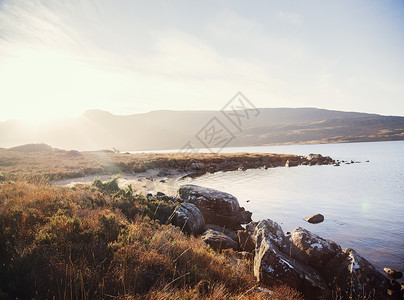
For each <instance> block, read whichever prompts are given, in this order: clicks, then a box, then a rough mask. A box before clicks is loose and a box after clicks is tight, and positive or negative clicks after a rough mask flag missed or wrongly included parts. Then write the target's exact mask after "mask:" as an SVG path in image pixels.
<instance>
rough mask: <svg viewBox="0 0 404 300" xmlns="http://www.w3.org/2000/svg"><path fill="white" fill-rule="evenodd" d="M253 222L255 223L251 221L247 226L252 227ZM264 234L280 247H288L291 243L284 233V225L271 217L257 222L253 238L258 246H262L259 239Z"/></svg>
mask: <svg viewBox="0 0 404 300" xmlns="http://www.w3.org/2000/svg"><path fill="white" fill-rule="evenodd" d="M251 224H254V223H249V224H248V225H247V227H248V226H250V227H251ZM247 230H248V229H247ZM250 230H251V228H250ZM262 236H264V237H265V239H269V240H270V241H271V242H272V243H273V244H274V245H276V246H277V248H278V249H284V248H286V246H287V244H289V240H288V239H287V238H286V236H285V234H284V233H283V230H282V227H281V226H279V225H278V223H276V222H274V221H272V220H271V219H266V220H262V221H260V222H258V223H256V226H255V228H254V233H253V240H254V242H255V246H256V248H259V247H260V245H259V240H260V237H262Z"/></svg>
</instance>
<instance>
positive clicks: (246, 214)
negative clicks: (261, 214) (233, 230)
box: [238, 210, 252, 224]
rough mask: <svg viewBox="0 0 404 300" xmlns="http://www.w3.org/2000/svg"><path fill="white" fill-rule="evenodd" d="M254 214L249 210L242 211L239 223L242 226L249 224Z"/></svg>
mask: <svg viewBox="0 0 404 300" xmlns="http://www.w3.org/2000/svg"><path fill="white" fill-rule="evenodd" d="M251 217H252V212H250V211H248V210H241V211H240V214H239V220H238V221H239V223H240V224H248V223H250V222H251V221H252V219H251Z"/></svg>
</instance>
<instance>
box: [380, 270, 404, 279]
mask: <svg viewBox="0 0 404 300" xmlns="http://www.w3.org/2000/svg"><path fill="white" fill-rule="evenodd" d="M383 270H384V272H385V273H386V275H387V276H389V278H390V279H393V280H397V279H400V278H401V277H403V273H402V272H399V271H396V270H393V269H390V268H384V269H383Z"/></svg>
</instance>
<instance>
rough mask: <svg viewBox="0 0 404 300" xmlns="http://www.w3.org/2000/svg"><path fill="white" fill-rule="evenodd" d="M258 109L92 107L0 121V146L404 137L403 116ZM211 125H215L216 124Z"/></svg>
mask: <svg viewBox="0 0 404 300" xmlns="http://www.w3.org/2000/svg"><path fill="white" fill-rule="evenodd" d="M258 112H259V114H258V116H256V114H257V112H251V111H250V112H248V115H245V114H244V111H238V112H236V113H237V114H239V115H240V116H239V119H236V118H235V117H234V116H235V115H234V114H233V115H232V118H233V121H234V120H235V121H240V124H241V126H240V127H241V128H238V127H237V126H235V124H233V123H232V122H230V121H229V119H227V118H226V116H224V115H223V114H222V113H221V112H219V111H153V112H150V113H144V114H134V115H126V116H121V115H114V114H111V113H109V112H106V111H100V110H91V111H87V112H85V113H84V114H83V115H82V116H80V117H79V118H75V119H66V120H61V121H58V122H54V123H52V124H49V125H47V126H45V125H43V126H40V127H38V128H32V127H28V126H25V125H24V124H23V123H22V122H20V121H15V120H13V121H6V122H2V123H0V147H6V148H8V147H15V146H17V145H22V144H29V143H46V144H49V145H52V146H53V147H57V148H62V149H77V150H97V149H112V148H115V149H119V150H121V151H130V150H163V149H180V148H182V147H183V146H184V145H185V144H187V143H188V142H189V143H190V144H191V145H192V146H193V147H196V148H201V147H203V144H202V142H205V144H208V145H209V146H211V145H213V144H212V143H210V142H212V141H213V142H215V141H216V140H217V141H219V142H220V139H219V138H218V139H213V138H212V135H209V133H212V131H209V129H211V130H213V131H216V132H218V131H220V130H223V131H222V132H221V133H224V132H230V133H231V134H232V135H233V136H234V138H233V139H232V140H231V142H230V143H228V145H227V146H252V145H273V144H304V143H336V142H366V141H392V140H404V117H397V116H381V115H376V114H366V113H356V112H342V111H332V110H324V109H316V108H261V109H259V110H258ZM229 113H231V112H227V114H229ZM233 113H234V112H233ZM214 117H216V119H214V121H212V122H213V123H212V122H210V121H211V120H212V118H214ZM247 117H248V118H247ZM218 122H220V123H218ZM236 123H237V122H236ZM212 124H215V125H216V127H214V128H213V129H212V127H211V126H210V125H212ZM240 124H238V125H240ZM219 125H220V126H219ZM202 129H206V130H202ZM240 129H241V130H240ZM198 133H199V135H198ZM197 136H198V137H199V139H198V138H197ZM215 138H216V136H215ZM201 140H202V142H201ZM209 143H210V144H209ZM221 145H222V144H219V146H218V147H221Z"/></svg>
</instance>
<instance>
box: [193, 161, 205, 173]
mask: <svg viewBox="0 0 404 300" xmlns="http://www.w3.org/2000/svg"><path fill="white" fill-rule="evenodd" d="M191 169H192V170H195V171H203V170H205V169H206V167H205V165H204V164H202V163H197V162H193V163H192V164H191Z"/></svg>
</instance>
